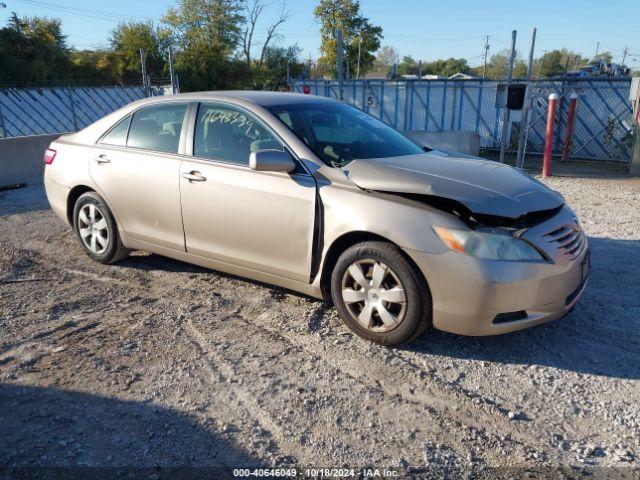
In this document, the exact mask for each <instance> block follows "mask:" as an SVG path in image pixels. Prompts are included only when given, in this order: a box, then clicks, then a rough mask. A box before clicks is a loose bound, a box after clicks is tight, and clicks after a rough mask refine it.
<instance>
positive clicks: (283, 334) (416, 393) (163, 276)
mask: <svg viewBox="0 0 640 480" xmlns="http://www.w3.org/2000/svg"><path fill="white" fill-rule="evenodd" d="M30 246H31V247H34V246H35V245H30ZM42 246H44V245H42ZM36 253H38V254H39V255H43V256H45V257H47V259H48V260H49V262H51V263H52V264H53V265H56V263H57V262H58V261H59V260H60V258H59V257H58V256H56V255H52V254H49V253H48V252H47V251H46V250H45V251H43V250H38V251H37V252H36ZM82 258H83V257H79V258H78V257H75V256H69V257H67V258H66V259H65V260H66V262H65V263H66V264H67V265H69V264H74V263H75V264H77V265H76V266H74V268H72V269H70V268H66V267H61V266H57V268H59V269H60V270H61V271H64V272H65V273H67V274H71V275H77V276H79V277H84V278H87V279H89V280H94V279H95V278H96V277H99V278H100V280H101V283H105V280H107V279H111V278H112V279H113V281H114V282H115V283H118V284H120V285H122V286H126V287H127V288H129V290H132V289H134V290H138V291H141V294H142V295H143V296H148V295H149V294H151V293H155V292H152V291H150V289H149V288H146V287H144V286H142V285H141V284H140V283H137V282H135V281H131V280H130V279H123V278H120V277H121V275H119V274H118V275H112V273H113V270H112V271H111V272H109V271H107V272H105V270H106V269H108V268H109V267H104V266H101V265H98V264H92V263H88V262H86V261H84V262H83V261H82ZM125 268H126V267H125ZM144 273H147V272H144ZM144 273H143V272H135V274H134V276H135V277H141V276H144ZM211 275H214V276H217V274H216V273H215V272H211ZM154 277H155V278H154V280H156V284H155V285H154V284H153V283H152V284H151V285H149V286H150V287H151V290H154V291H155V290H160V291H163V288H162V287H165V288H166V287H169V288H171V289H173V290H174V291H175V293H176V294H178V296H179V291H180V289H181V288H183V286H180V285H176V281H175V278H174V276H173V273H172V272H162V273H160V274H158V275H154ZM89 280H87V281H89ZM218 282H219V283H220V282H221V283H223V284H224V286H225V287H229V286H230V287H231V288H232V289H235V290H236V292H235V293H236V294H237V295H238V296H239V297H241V298H245V299H253V300H252V301H255V299H256V298H257V299H259V302H264V301H265V300H266V301H268V300H269V299H270V298H271V297H272V295H271V292H272V289H270V288H268V287H262V286H258V287H257V288H256V286H255V285H253V284H251V283H249V284H247V283H246V282H244V281H242V280H235V279H231V278H229V277H225V276H219V277H218ZM194 283H195V284H196V285H195V286H197V287H199V288H200V289H202V288H203V287H204V290H205V291H207V290H209V291H211V290H212V287H211V285H210V284H208V283H207V282H201V281H199V279H196V281H195V282H194ZM243 285H252V286H253V288H246V287H245V288H243ZM238 288H240V290H239V291H237V290H238ZM242 290H251V291H246V292H243V291H242ZM254 290H258V292H260V293H259V295H258V296H257V297H256V296H255V295H253V296H252V295H251V293H253V292H252V291H254ZM204 293H205V292H201V295H202V294H204ZM243 293H244V294H246V295H243ZM234 300H235V299H234ZM250 303H251V302H250ZM234 306H235V307H237V308H240V309H241V308H246V305H243V304H242V303H241V302H237V304H234ZM257 307H258V308H255V307H254V312H252V313H253V314H254V315H255V316H256V318H257V319H258V322H254V321H252V320H249V319H248V316H247V315H241V316H240V318H241V319H242V320H243V322H244V323H245V324H247V325H250V326H251V327H252V328H258V329H259V330H262V331H264V332H267V333H269V334H271V338H274V336H275V338H276V339H279V340H281V341H283V340H284V341H285V342H287V343H288V344H290V345H292V346H298V347H300V348H303V349H304V350H305V351H307V352H308V353H310V354H312V355H314V356H316V357H318V358H321V359H322V361H323V362H324V363H327V364H330V365H332V366H334V367H335V368H336V369H337V370H338V371H339V372H340V373H341V374H342V375H344V376H345V377H350V378H351V379H352V380H354V381H355V382H357V383H360V384H361V385H362V386H363V387H364V388H368V389H380V390H381V391H382V392H383V395H384V396H386V397H396V398H400V399H402V401H403V402H404V403H406V404H407V405H413V406H416V405H420V406H421V407H422V408H424V409H426V411H429V412H430V414H431V418H432V420H433V421H434V422H436V423H438V424H439V431H440V432H448V431H449V430H450V428H451V425H457V428H460V429H462V430H464V431H471V432H472V434H471V436H469V435H466V434H465V436H464V438H458V439H455V438H454V436H453V435H450V434H447V435H446V436H445V437H441V438H440V441H441V442H442V443H453V444H454V445H455V447H454V450H456V451H457V453H458V455H459V456H461V457H462V456H464V453H465V452H466V451H467V450H468V448H469V442H470V441H471V442H472V443H477V447H478V448H479V449H485V448H486V447H487V443H494V444H498V443H500V442H499V438H500V437H501V435H500V434H499V433H497V432H496V433H486V431H487V429H490V430H497V431H500V430H502V429H503V428H508V425H507V422H506V421H503V422H500V421H498V423H499V425H495V423H496V418H495V417H496V414H498V415H500V413H501V412H500V411H499V410H498V409H494V410H493V411H491V408H489V412H483V411H482V410H480V408H479V407H478V405H477V404H473V402H472V401H471V400H470V399H468V398H465V397H464V396H463V395H461V393H460V391H458V390H456V389H455V388H452V387H451V385H448V384H447V383H446V382H442V381H438V380H437V377H436V376H434V375H433V372H430V373H431V376H430V378H429V380H430V381H435V382H437V387H438V390H436V389H434V386H433V385H429V384H427V385H425V382H419V381H417V380H418V379H422V380H424V379H425V378H426V377H425V376H424V375H422V374H423V373H424V371H423V370H421V369H420V368H419V367H417V366H416V365H415V364H414V365H410V364H408V363H407V362H405V363H407V365H408V366H410V368H411V369H412V370H413V372H412V373H413V377H414V378H410V376H408V375H407V372H406V371H404V372H402V376H401V378H398V368H397V367H396V368H393V367H389V368H384V370H385V373H384V374H382V375H381V372H380V367H381V365H384V364H380V363H379V362H378V363H376V364H373V365H369V366H367V367H365V368H364V371H363V365H365V366H366V365H368V362H370V359H369V358H367V356H366V354H365V355H363V354H362V352H358V353H359V356H358V358H357V359H354V358H353V357H352V355H351V354H352V353H353V351H351V352H349V355H341V356H340V361H339V362H334V361H335V360H336V358H335V353H334V352H328V351H327V348H326V347H325V346H324V345H322V344H320V343H317V342H315V341H313V340H312V339H311V335H309V334H302V335H297V334H296V335H291V334H290V333H289V332H287V331H282V330H281V329H279V328H274V327H272V326H270V325H269V323H268V322H262V320H269V318H270V315H269V313H268V311H267V312H265V308H264V306H263V307H262V308H260V305H257ZM280 314H283V315H285V316H288V314H287V312H284V311H280ZM288 320H289V321H290V322H291V324H292V325H295V322H296V321H297V320H296V319H293V318H289V319H288ZM234 342H237V339H234ZM197 343H198V344H199V345H200V346H202V344H201V343H200V342H197ZM334 350H336V351H337V349H334ZM205 352H207V353H208V354H209V355H211V350H210V349H205ZM328 353H329V354H331V355H332V356H330V357H327V354H328ZM388 355H389V356H391V357H396V358H398V356H397V354H394V353H392V352H391V351H388ZM327 358H328V359H327ZM214 360H216V361H220V362H221V363H224V362H222V358H221V357H220V356H219V355H218V356H217V358H216V357H214ZM339 363H346V365H347V366H340V365H338V364H339ZM209 365H210V367H211V368H213V366H214V364H211V363H209ZM293 368H295V367H293ZM229 373H230V372H227V374H229ZM283 373H284V372H283ZM225 376H226V377H228V378H232V376H231V375H225ZM416 376H417V378H416ZM367 377H371V378H383V380H382V381H380V380H376V381H374V382H371V381H369V380H367ZM409 385H411V386H409ZM425 386H426V388H427V392H422V391H421V390H422V389H424V388H425ZM410 389H411V390H412V393H410V394H407V391H409V390H410ZM452 395H453V396H454V397H456V398H455V400H452V399H451V396H452ZM241 396H244V397H245V399H246V403H248V404H250V405H252V406H253V407H256V408H257V403H256V401H255V400H253V401H251V400H248V399H249V398H250V396H249V395H248V394H246V392H245V394H244V395H241ZM470 402H471V403H470ZM483 403H484V404H485V406H486V405H490V404H489V402H483ZM451 404H454V405H455V408H452V407H450V405H451ZM461 404H467V405H465V407H464V409H463V410H465V412H464V413H463V412H462V411H460V405H461ZM245 410H247V411H248V412H249V413H250V414H252V413H253V412H251V409H245ZM259 411H260V410H259V408H257V409H256V413H257V412H259ZM438 416H443V417H445V418H444V419H442V420H440V419H438ZM258 417H259V418H258V420H259V421H261V423H264V424H266V425H267V428H268V429H269V430H271V429H272V428H273V429H274V432H276V433H277V432H278V427H277V426H276V425H275V424H273V425H269V421H268V419H267V417H266V416H265V414H264V412H263V413H259V414H258ZM260 417H262V418H260ZM479 417H480V418H479ZM436 420H437V421H436ZM433 433H436V432H433ZM277 434H278V433H277ZM279 436H281V438H284V436H282V434H281V433H280V434H279ZM474 437H475V438H474ZM533 441H534V439H533V438H532V437H529V436H524V435H523V434H522V433H520V432H518V435H517V438H514V441H513V444H514V448H519V445H521V444H524V443H527V444H530V443H532V442H533ZM292 450H293V451H297V450H299V449H298V448H297V447H295V446H294V447H292Z"/></svg>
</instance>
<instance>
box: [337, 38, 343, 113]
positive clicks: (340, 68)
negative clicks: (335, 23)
mask: <svg viewBox="0 0 640 480" xmlns="http://www.w3.org/2000/svg"><path fill="white" fill-rule="evenodd" d="M337 34H338V100H340V101H342V98H343V90H342V82H343V80H344V79H343V74H342V66H343V65H342V63H343V62H342V30H340V29H338V31H337Z"/></svg>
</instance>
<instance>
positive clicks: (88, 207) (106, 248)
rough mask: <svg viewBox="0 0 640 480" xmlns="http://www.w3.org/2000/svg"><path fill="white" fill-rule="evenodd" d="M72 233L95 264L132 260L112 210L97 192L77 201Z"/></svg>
mask: <svg viewBox="0 0 640 480" xmlns="http://www.w3.org/2000/svg"><path fill="white" fill-rule="evenodd" d="M73 230H74V232H75V234H76V236H77V237H78V240H80V245H81V246H82V248H83V249H84V251H85V253H86V254H87V255H88V256H89V257H90V258H92V259H93V260H95V261H96V262H100V263H105V264H112V263H116V262H119V261H120V260H122V259H124V258H126V257H128V256H129V253H130V250H129V249H128V248H126V247H125V246H124V245H123V244H122V240H121V239H120V234H119V233H118V226H117V225H116V221H115V219H114V218H113V214H112V213H111V210H109V207H108V206H107V204H106V203H105V202H104V200H102V198H101V197H100V195H98V194H97V193H95V192H87V193H83V194H82V195H80V197H78V200H76V203H75V206H74V207H73Z"/></svg>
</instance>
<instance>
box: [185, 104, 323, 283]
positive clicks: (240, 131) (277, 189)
mask: <svg viewBox="0 0 640 480" xmlns="http://www.w3.org/2000/svg"><path fill="white" fill-rule="evenodd" d="M273 148H276V149H282V148H284V147H283V145H282V143H281V142H280V141H279V140H278V139H277V138H276V137H275V135H274V134H273V133H271V132H270V130H268V129H267V128H266V127H265V126H264V125H263V124H262V123H260V122H259V121H258V120H256V119H255V118H253V117H252V116H250V115H249V114H247V113H245V112H243V111H241V110H236V109H234V108H231V107H228V106H223V105H216V104H202V105H200V108H199V109H198V114H197V117H196V125H195V131H194V145H193V153H194V156H193V158H187V157H185V159H184V160H183V161H182V166H181V169H180V172H181V175H180V182H181V183H180V191H181V199H182V218H183V224H184V233H185V240H186V246H187V251H188V252H190V253H193V254H196V255H200V256H204V257H208V258H211V259H214V260H218V261H222V262H225V263H229V264H233V265H238V266H242V267H246V268H250V269H253V270H258V271H261V272H265V273H270V274H273V275H278V276H280V277H285V278H289V279H292V280H297V281H300V282H305V283H308V282H309V278H310V272H311V254H312V242H313V229H314V218H315V201H316V185H315V180H314V179H313V177H311V176H310V175H308V174H307V173H306V172H305V171H304V170H303V169H300V171H296V172H293V173H282V172H259V171H255V170H251V169H250V168H249V155H250V153H251V151H254V150H261V149H273Z"/></svg>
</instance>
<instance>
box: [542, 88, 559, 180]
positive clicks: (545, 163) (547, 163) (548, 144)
mask: <svg viewBox="0 0 640 480" xmlns="http://www.w3.org/2000/svg"><path fill="white" fill-rule="evenodd" d="M557 106H558V95H556V94H555V93H552V94H551V95H549V114H548V115H547V139H546V141H545V144H544V159H543V160H542V176H543V177H548V176H549V175H551V150H552V149H553V123H554V121H555V119H556V107H557Z"/></svg>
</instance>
